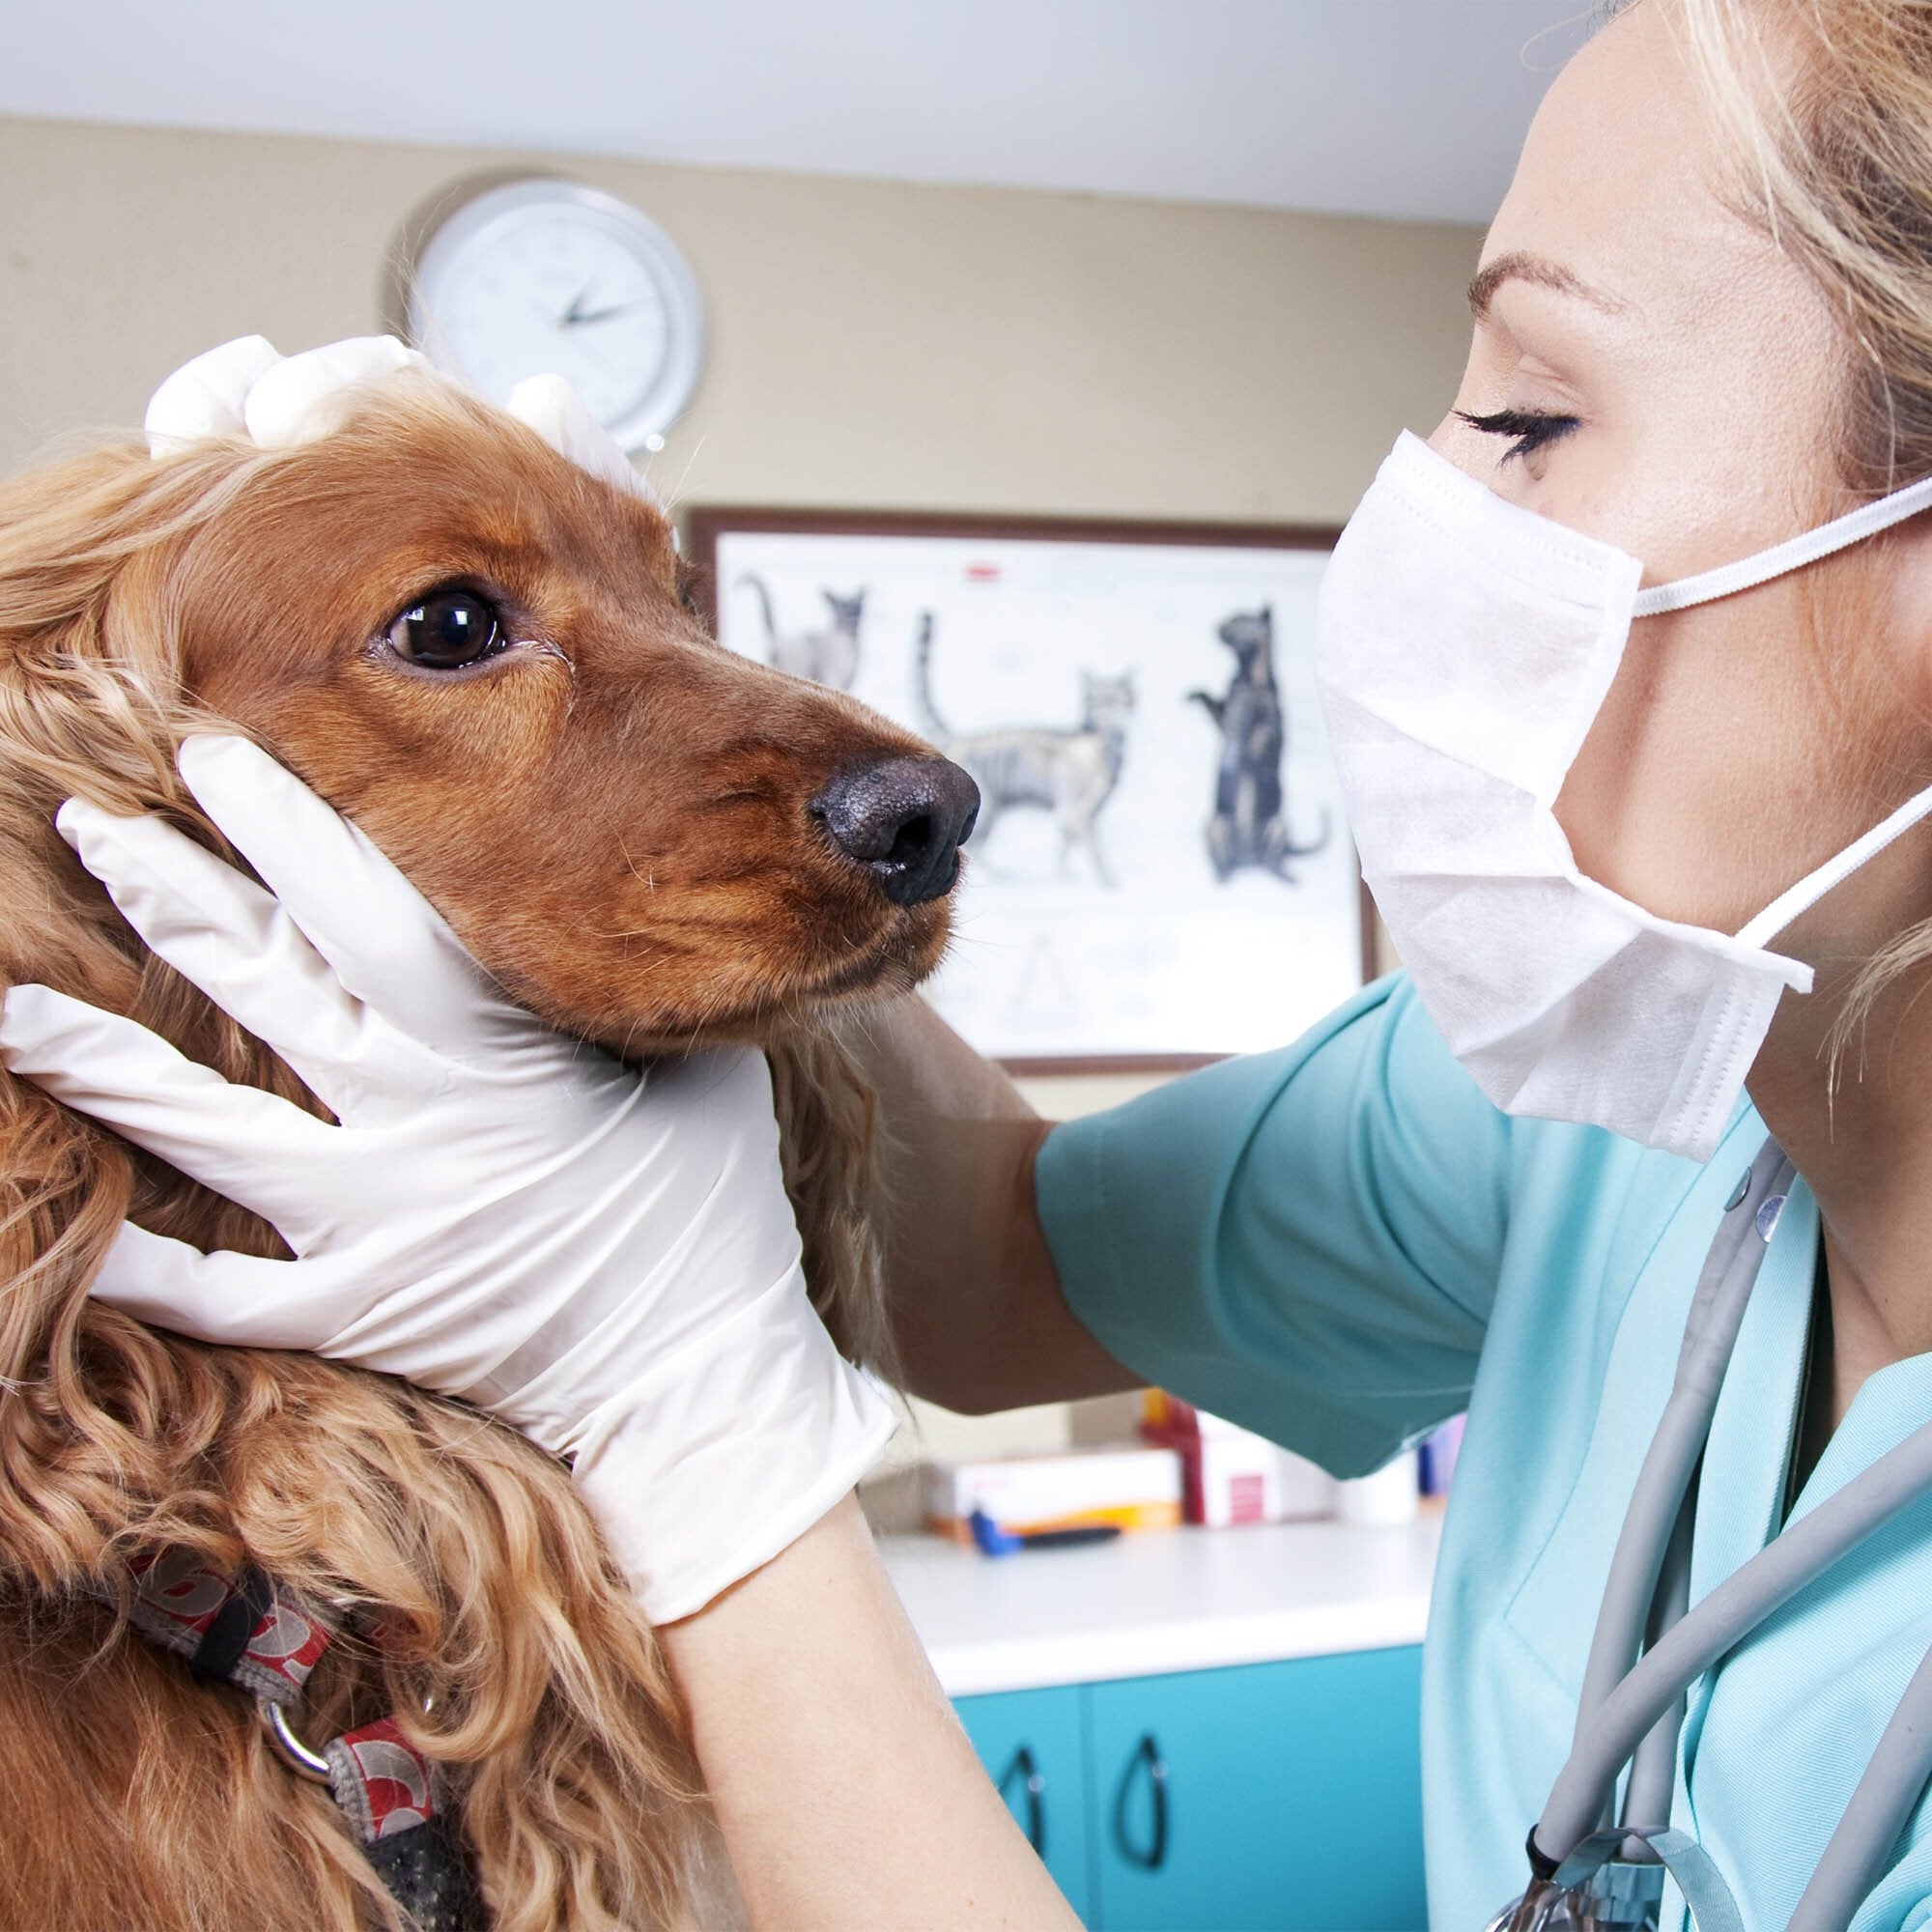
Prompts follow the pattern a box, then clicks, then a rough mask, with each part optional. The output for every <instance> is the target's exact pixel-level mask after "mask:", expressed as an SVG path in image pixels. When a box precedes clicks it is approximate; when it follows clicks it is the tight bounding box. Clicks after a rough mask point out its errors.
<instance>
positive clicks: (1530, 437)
mask: <svg viewBox="0 0 1932 1932" xmlns="http://www.w3.org/2000/svg"><path fill="white" fill-rule="evenodd" d="M1456 413H1457V415H1458V416H1459V417H1460V418H1461V419H1462V420H1463V422H1465V423H1467V424H1468V425H1469V427H1470V428H1471V429H1474V430H1481V431H1482V433H1483V434H1484V435H1485V436H1506V437H1508V438H1509V439H1510V446H1509V447H1508V448H1507V449H1506V450H1504V451H1503V461H1504V462H1505V463H1507V462H1508V461H1509V460H1510V458H1511V457H1513V456H1529V455H1532V454H1534V453H1535V452H1536V451H1537V450H1539V449H1543V448H1547V447H1548V445H1549V444H1550V443H1552V442H1555V441H1558V440H1560V439H1562V438H1563V437H1566V436H1568V435H1569V434H1570V432H1571V431H1572V430H1573V429H1576V428H1577V427H1578V426H1579V425H1580V423H1581V421H1582V418H1581V417H1580V416H1561V415H1553V414H1548V413H1545V412H1542V411H1539V410H1495V411H1492V412H1491V413H1490V414H1488V415H1475V414H1472V413H1471V412H1469V411H1467V410H1458V411H1457V412H1456Z"/></svg>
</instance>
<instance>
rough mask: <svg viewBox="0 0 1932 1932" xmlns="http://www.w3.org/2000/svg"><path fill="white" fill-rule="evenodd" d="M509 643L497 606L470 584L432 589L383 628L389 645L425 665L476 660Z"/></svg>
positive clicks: (451, 666) (450, 666)
mask: <svg viewBox="0 0 1932 1932" xmlns="http://www.w3.org/2000/svg"><path fill="white" fill-rule="evenodd" d="M508 643H509V639H508V638H507V637H506V636H505V635H504V632H503V621H502V619H501V618H500V617H499V616H498V615H497V611H496V608H495V607H494V606H493V605H492V604H491V603H490V602H489V600H488V599H487V598H483V597H479V596H478V595H477V594H476V593H475V591H473V590H433V591H431V592H430V594H429V595H428V596H427V597H425V598H424V599H423V600H422V602H421V603H420V604H412V605H411V606H410V608H409V609H408V610H407V611H404V612H403V613H402V614H401V615H400V616H399V617H398V618H397V619H396V621H395V622H394V623H393V624H391V625H390V626H389V631H388V644H389V648H390V649H391V650H392V651H394V652H395V654H396V655H397V656H398V657H399V658H407V659H408V660H409V662H410V663H411V664H415V665H421V666H423V667H424V668H425V669H428V670H461V669H462V668H464V667H465V666H466V665H473V664H481V663H482V661H483V660H484V659H485V658H488V657H495V656H496V654H497V652H498V651H500V650H503V649H505V648H506V647H507V645H508Z"/></svg>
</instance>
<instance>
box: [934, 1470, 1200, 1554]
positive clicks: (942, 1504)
mask: <svg viewBox="0 0 1932 1932" xmlns="http://www.w3.org/2000/svg"><path fill="white" fill-rule="evenodd" d="M1180 1506H1181V1476H1180V1458H1179V1456H1177V1455H1176V1454H1175V1452H1174V1451H1173V1450H1171V1449H1155V1448H1149V1449H1074V1450H1069V1451H1068V1452H1066V1453H1065V1455H1060V1456H1016V1457H1012V1458H1010V1459H1009V1460H1007V1461H1004V1462H992V1463H927V1464H926V1465H925V1522H926V1527H927V1528H928V1529H931V1530H934V1531H936V1532H937V1533H938V1534H939V1535H941V1536H948V1537H951V1538H952V1540H953V1541H954V1542H955V1543H963V1544H968V1545H970V1544H971V1543H972V1541H973V1530H972V1523H971V1518H972V1515H973V1512H974V1511H975V1510H976V1509H981V1510H984V1511H985V1512H986V1514H987V1515H988V1516H989V1517H991V1518H992V1519H993V1520H994V1521H995V1522H996V1523H998V1524H999V1526H1000V1527H1001V1528H1002V1529H1007V1530H1012V1531H1015V1532H1021V1533H1024V1532H1026V1531H1030V1530H1042V1529H1078V1528H1084V1527H1086V1526H1087V1525H1089V1524H1093V1523H1118V1524H1119V1525H1120V1526H1121V1527H1122V1529H1171V1528H1173V1527H1174V1526H1175V1525H1176V1524H1178V1523H1179V1521H1180V1520H1181V1507H1180Z"/></svg>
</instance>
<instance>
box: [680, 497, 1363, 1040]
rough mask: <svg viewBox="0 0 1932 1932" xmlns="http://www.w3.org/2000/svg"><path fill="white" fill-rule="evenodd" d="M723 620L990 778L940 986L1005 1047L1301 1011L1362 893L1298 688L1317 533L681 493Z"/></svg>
mask: <svg viewBox="0 0 1932 1932" xmlns="http://www.w3.org/2000/svg"><path fill="white" fill-rule="evenodd" d="M687 526H688V529H687V533H688V536H689V538H690V541H691V547H692V552H693V556H694V560H695V561H696V563H697V564H698V566H699V567H700V570H701V571H702V574H703V582H704V585H705V590H704V594H705V596H706V597H707V598H708V599H709V601H710V606H711V611H710V614H711V615H712V617H713V619H714V621H715V623H716V625H717V633H718V637H719V639H720V640H721V641H722V642H723V643H725V645H726V646H728V647H729V648H730V649H732V650H737V651H743V652H745V653H746V654H748V655H749V656H752V657H754V658H758V659H760V660H762V661H763V662H765V663H768V664H776V665H778V666H780V667H781V668H784V669H786V670H790V671H794V672H796V673H798V674H799V675H802V676H807V677H813V678H816V679H818V680H819V681H820V682H821V683H825V684H829V685H833V686H836V687H837V688H838V689H840V690H844V691H849V692H850V693H851V694H852V695H853V696H855V697H858V698H861V699H863V700H864V701H865V702H866V703H867V704H869V705H871V706H873V707H874V708H875V709H876V710H879V711H882V712H884V713H885V714H886V715H887V716H888V717H890V718H893V719H895V720H896V721H897V722H898V723H900V724H902V725H907V726H909V727H910V728H911V729H913V730H915V731H917V732H918V733H919V734H920V735H921V736H922V737H924V738H927V739H929V740H930V741H931V742H932V743H933V744H934V745H936V746H937V747H938V748H939V749H940V750H941V751H942V752H944V753H946V754H947V756H949V757H951V758H952V759H954V760H956V761H957V762H958V763H959V764H961V765H964V766H965V767H966V769H967V770H968V771H969V772H971V773H972V775H973V777H974V778H975V780H977V781H978V782H979V786H980V799H981V803H980V822H979V827H978V829H977V830H976V831H975V833H974V835H973V838H972V839H971V840H970V842H969V844H968V846H967V854H968V860H969V865H968V869H967V876H966V881H965V884H964V885H963V886H962V888H961V890H960V897H959V901H958V917H957V926H956V937H955V939H954V941H953V945H952V951H951V952H950V953H949V954H948V957H947V960H946V963H945V964H944V966H942V967H941V969H940V971H939V973H938V975H937V976H936V977H935V979H934V980H932V982H931V983H930V985H929V987H928V989H927V990H928V993H929V996H930V997H931V999H932V1001H933V1003H934V1005H935V1006H936V1007H937V1008H938V1009H939V1010H940V1011H941V1012H942V1013H944V1014H945V1015H946V1017H947V1018H948V1019H949V1020H950V1021H951V1022H952V1024H953V1025H954V1026H955V1027H956V1028H957V1029H958V1030H959V1031H960V1033H962V1034H963V1035H964V1036H965V1037H966V1038H968V1039H969V1040H971V1041H972V1042H973V1044H974V1045H975V1046H977V1047H978V1048H979V1049H980V1051H981V1052H982V1053H985V1054H988V1055H990V1056H992V1057H994V1058H996V1059H999V1060H1002V1061H1004V1062H1005V1063H1006V1064H1007V1065H1009V1067H1011V1068H1013V1069H1014V1070H1016V1071H1023V1072H1047V1071H1053V1072H1072V1071H1089V1070H1122V1071H1125V1070H1149V1071H1152V1070H1165V1069H1170V1068H1172V1069H1177V1070H1178V1069H1179V1068H1182V1067H1185V1066H1191V1065H1201V1064H1203V1063H1205V1062H1207V1061H1209V1060H1213V1059H1218V1058H1221V1057H1222V1056H1224V1055H1227V1054H1231V1053H1243V1052H1250V1051H1255V1050H1258V1049H1262V1048H1265V1047H1269V1046H1277V1045H1280V1044H1282V1043H1284V1042H1286V1041H1288V1040H1291V1039H1293V1037H1295V1036H1296V1035H1297V1034H1298V1033H1300V1032H1301V1031H1302V1029H1303V1028H1304V1027H1306V1026H1308V1025H1310V1024H1311V1023H1312V1022H1314V1021H1315V1020H1317V1019H1319V1018H1320V1017H1321V1015H1322V1014H1323V1013H1325V1012H1327V1011H1328V1010H1329V1009H1332V1008H1333V1007H1335V1006H1336V1005H1338V1004H1339V1003H1340V1002H1341V1001H1342V1000H1344V999H1345V998H1347V996H1348V995H1349V994H1350V992H1352V991H1353V990H1354V989H1355V988H1356V987H1357V986H1359V985H1360V984H1361V983H1362V982H1363V980H1364V978H1365V977H1366V974H1367V971H1368V968H1369V962H1370V961H1371V960H1372V959H1373V956H1374V951H1373V949H1374V920H1373V913H1372V911H1371V909H1370V906H1369V901H1368V897H1367V895H1366V894H1365V892H1364V891H1363V889H1362V885H1361V878H1360V874H1359V871H1358V869H1357V867H1356V863H1355V851H1354V846H1353V843H1352V842H1351V840H1350V837H1349V830H1348V827H1347V826H1346V825H1345V824H1344V823H1343V819H1342V803H1341V796H1340V790H1339V787H1338V785H1337V782H1336V778H1335V771H1334V766H1333V764H1332V762H1331V761H1330V758H1329V755H1328V750H1327V746H1326V744H1325V742H1324V740H1323V737H1322V732H1321V715H1320V711H1319V709H1318V707H1317V703H1316V696H1315V677H1314V665H1313V635H1314V615H1315V593H1316V586H1317V584H1318V582H1320V579H1321V570H1322V566H1323V564H1324V563H1325V562H1326V560H1327V554H1328V552H1329V550H1330V549H1331V548H1332V547H1333V544H1334V540H1335V532H1334V531H1332V530H1309V529H1296V528H1276V527H1269V526H1258V527H1249V526H1220V525H1185V524H1183V525H1155V524H1132V523H1070V522H1049V521H1032V520H1025V521H1021V520H1012V519H994V518H974V517H945V516H916V515H889V514H883V513H881V514H864V513H859V512H853V513H850V514H848V513H845V512H833V511H784V510H738V509H696V510H693V511H691V512H690V513H689V515H688V518H687Z"/></svg>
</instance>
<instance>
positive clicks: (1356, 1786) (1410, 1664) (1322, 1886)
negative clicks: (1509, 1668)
mask: <svg viewBox="0 0 1932 1932" xmlns="http://www.w3.org/2000/svg"><path fill="white" fill-rule="evenodd" d="M1420 1660H1421V1652H1420V1651H1419V1650H1416V1649H1413V1648H1410V1649H1406V1650H1371V1651H1358V1652H1354V1653H1350V1654H1348V1655H1345V1656H1339V1657H1311V1658H1304V1659H1299V1660H1297V1661H1295V1662H1288V1663H1266V1664H1252V1665H1249V1666H1247V1667H1245V1668H1242V1669H1238V1670H1199V1671H1191V1672H1189V1673H1187V1674H1186V1675H1184V1676H1177V1677H1151V1678H1145V1679H1142V1680H1140V1681H1139V1682H1133V1681H1127V1682H1122V1683H1117V1684H1096V1685H1094V1686H1093V1687H1091V1690H1090V1692H1089V1694H1090V1697H1091V1699H1092V1706H1091V1708H1092V1724H1093V1728H1092V1733H1091V1736H1092V1746H1093V1762H1094V1795H1095V1800H1096V1805H1097V1820H1096V1822H1097V1824H1098V1826H1099V1833H1100V1842H1099V1847H1098V1857H1097V1859H1096V1860H1095V1864H1094V1921H1093V1922H1094V1923H1095V1924H1097V1925H1102V1926H1104V1927H1105V1928H1106V1932H1421V1928H1422V1926H1423V1925H1424V1924H1425V1922H1426V1921H1427V1918H1428V1904H1427V1901H1426V1899H1425V1897H1424V1894H1423V1878H1422V1765H1421V1739H1420V1735H1419V1708H1420V1698H1421V1675H1420Z"/></svg>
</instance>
